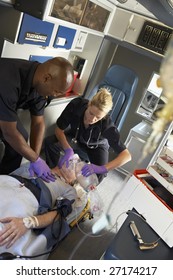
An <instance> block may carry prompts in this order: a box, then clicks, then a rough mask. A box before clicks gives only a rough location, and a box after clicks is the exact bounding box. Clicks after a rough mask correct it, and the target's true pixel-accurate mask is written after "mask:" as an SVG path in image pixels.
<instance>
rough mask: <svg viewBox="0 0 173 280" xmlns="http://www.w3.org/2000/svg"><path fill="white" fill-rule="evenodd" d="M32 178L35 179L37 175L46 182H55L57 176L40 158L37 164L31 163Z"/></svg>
mask: <svg viewBox="0 0 173 280" xmlns="http://www.w3.org/2000/svg"><path fill="white" fill-rule="evenodd" d="M29 173H30V177H34V176H35V174H36V175H37V176H38V177H40V178H41V179H43V180H44V181H46V182H48V183H49V182H50V181H52V182H54V181H55V180H56V178H55V176H54V175H53V174H51V170H50V168H49V166H48V165H47V164H46V162H45V161H44V160H43V159H41V158H40V157H39V158H38V159H37V160H36V161H35V162H30V166H29Z"/></svg>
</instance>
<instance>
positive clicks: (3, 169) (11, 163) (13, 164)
mask: <svg viewBox="0 0 173 280" xmlns="http://www.w3.org/2000/svg"><path fill="white" fill-rule="evenodd" d="M17 129H18V130H19V132H20V133H21V134H22V135H23V137H24V138H25V140H26V141H28V133H27V131H26V130H25V128H24V127H23V125H22V123H21V121H20V120H19V119H18V121H17ZM0 139H1V141H2V142H3V144H4V151H3V156H2V159H1V162H0V174H9V173H11V172H12V171H14V170H15V169H17V168H18V167H20V164H21V161H22V156H21V155H20V154H18V153H17V152H16V151H15V150H14V149H13V148H12V147H11V146H10V145H9V144H8V143H7V141H6V140H5V139H4V137H3V135H2V132H1V130H0ZM2 148H3V146H2V145H1V149H2Z"/></svg>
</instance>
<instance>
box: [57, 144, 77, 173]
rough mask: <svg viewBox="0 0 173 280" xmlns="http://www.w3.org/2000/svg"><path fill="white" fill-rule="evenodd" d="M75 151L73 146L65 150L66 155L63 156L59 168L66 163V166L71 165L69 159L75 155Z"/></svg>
mask: <svg viewBox="0 0 173 280" xmlns="http://www.w3.org/2000/svg"><path fill="white" fill-rule="evenodd" d="M73 155H74V151H73V149H72V148H68V149H65V150H64V155H63V156H61V158H60V160H59V162H58V166H59V168H62V166H63V164H64V163H66V167H67V168H68V167H69V160H70V159H71V158H72V157H73Z"/></svg>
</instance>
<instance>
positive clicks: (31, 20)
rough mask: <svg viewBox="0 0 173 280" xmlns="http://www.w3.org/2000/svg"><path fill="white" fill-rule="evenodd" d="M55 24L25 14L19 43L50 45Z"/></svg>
mask: <svg viewBox="0 0 173 280" xmlns="http://www.w3.org/2000/svg"><path fill="white" fill-rule="evenodd" d="M53 28H54V24H53V23H50V22H46V21H42V20H40V19H37V18H35V17H32V16H29V15H27V14H25V15H24V16H23V20H22V24H21V28H20V31H19V37H18V40H17V41H18V43H20V44H24V43H25V44H33V45H41V46H48V45H49V43H50V39H51V36H52V31H53Z"/></svg>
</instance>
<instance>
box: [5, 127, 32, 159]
mask: <svg viewBox="0 0 173 280" xmlns="http://www.w3.org/2000/svg"><path fill="white" fill-rule="evenodd" d="M1 123H2V122H1ZM5 126H7V128H5ZM1 129H2V132H3V136H4V138H5V140H6V141H7V142H8V143H9V145H10V146H11V147H12V148H13V149H14V150H15V151H16V152H17V153H19V154H20V155H21V156H23V157H25V158H26V159H28V160H29V161H36V160H37V158H38V154H37V153H36V152H35V151H34V150H32V149H31V147H30V146H29V145H28V144H27V142H26V141H25V139H24V137H23V136H22V134H20V132H19V131H18V130H17V129H16V124H15V123H9V124H7V122H4V125H3V128H2V126H1Z"/></svg>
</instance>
